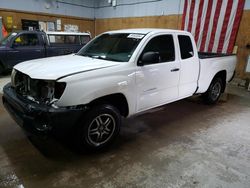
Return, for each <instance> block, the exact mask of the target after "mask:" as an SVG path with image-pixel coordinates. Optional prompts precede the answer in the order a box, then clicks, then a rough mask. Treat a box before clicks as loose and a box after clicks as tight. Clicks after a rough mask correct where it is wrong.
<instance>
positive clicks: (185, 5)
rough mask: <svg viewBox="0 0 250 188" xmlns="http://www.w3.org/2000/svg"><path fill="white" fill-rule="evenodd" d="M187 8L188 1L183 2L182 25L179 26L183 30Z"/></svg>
mask: <svg viewBox="0 0 250 188" xmlns="http://www.w3.org/2000/svg"><path fill="white" fill-rule="evenodd" d="M187 7H188V1H187V0H185V3H184V10H183V18H182V25H181V29H182V30H184V29H185V28H184V27H185V21H183V20H186V14H187Z"/></svg>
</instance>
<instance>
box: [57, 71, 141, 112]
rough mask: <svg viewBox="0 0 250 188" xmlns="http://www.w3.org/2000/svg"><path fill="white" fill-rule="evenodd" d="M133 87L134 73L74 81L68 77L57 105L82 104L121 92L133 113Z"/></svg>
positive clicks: (134, 96)
mask: <svg viewBox="0 0 250 188" xmlns="http://www.w3.org/2000/svg"><path fill="white" fill-rule="evenodd" d="M96 75H98V74H96ZM62 81H63V80H62ZM135 89H136V88H135V76H134V74H123V75H122V74H117V75H112V74H111V75H105V76H99V77H97V76H96V77H91V78H85V79H79V80H77V79H76V80H74V81H70V79H68V81H67V85H66V88H65V91H64V93H63V95H62V96H61V98H60V100H59V101H58V102H57V105H58V106H75V105H84V104H88V103H90V102H91V101H93V100H95V99H98V98H100V97H103V96H107V95H111V94H116V93H121V94H123V95H124V96H125V97H126V99H127V103H128V106H129V112H130V113H134V110H135V100H136V95H135V91H136V90H135Z"/></svg>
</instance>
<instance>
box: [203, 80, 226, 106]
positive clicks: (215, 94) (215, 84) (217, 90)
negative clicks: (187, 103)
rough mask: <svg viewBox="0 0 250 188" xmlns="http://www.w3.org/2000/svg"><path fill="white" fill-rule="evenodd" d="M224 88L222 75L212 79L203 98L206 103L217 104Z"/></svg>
mask: <svg viewBox="0 0 250 188" xmlns="http://www.w3.org/2000/svg"><path fill="white" fill-rule="evenodd" d="M222 88H223V82H222V79H221V78H220V77H216V78H214V79H213V80H212V82H211V84H210V86H209V88H208V90H207V91H206V93H204V95H203V100H204V102H205V103H206V104H216V103H217V101H218V100H219V98H220V96H221V93H222Z"/></svg>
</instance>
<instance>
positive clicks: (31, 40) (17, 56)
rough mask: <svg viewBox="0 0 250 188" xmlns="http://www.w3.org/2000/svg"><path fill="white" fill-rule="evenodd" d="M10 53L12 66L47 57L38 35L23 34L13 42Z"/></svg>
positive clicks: (9, 57)
mask: <svg viewBox="0 0 250 188" xmlns="http://www.w3.org/2000/svg"><path fill="white" fill-rule="evenodd" d="M7 53H8V59H9V63H10V65H11V66H14V65H15V64H17V63H20V62H23V61H26V60H31V59H37V58H42V57H44V56H45V52H44V46H43V44H41V40H39V37H38V35H37V34H36V33H23V34H20V35H17V36H16V38H15V39H14V40H13V43H12V45H11V48H10V50H9V51H8V52H7Z"/></svg>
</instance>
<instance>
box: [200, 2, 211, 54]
mask: <svg viewBox="0 0 250 188" xmlns="http://www.w3.org/2000/svg"><path fill="white" fill-rule="evenodd" d="M212 5H213V0H209V1H208V6H207V14H206V21H205V25H204V29H203V35H202V40H201V47H200V51H201V52H203V51H204V48H205V42H206V39H207V38H206V37H207V30H208V26H209V20H210V16H211V10H212Z"/></svg>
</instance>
